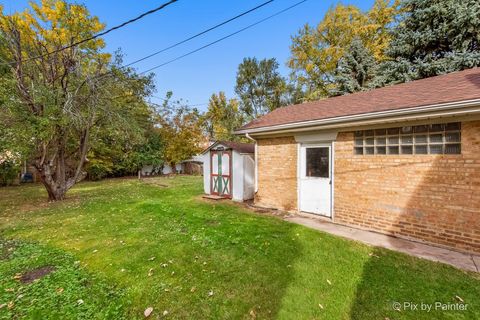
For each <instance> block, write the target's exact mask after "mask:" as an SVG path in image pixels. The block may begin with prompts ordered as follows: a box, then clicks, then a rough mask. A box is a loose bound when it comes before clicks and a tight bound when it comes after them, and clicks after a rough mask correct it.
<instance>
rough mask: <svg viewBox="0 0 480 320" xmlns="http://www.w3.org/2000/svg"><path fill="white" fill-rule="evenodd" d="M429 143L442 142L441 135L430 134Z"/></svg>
mask: <svg viewBox="0 0 480 320" xmlns="http://www.w3.org/2000/svg"><path fill="white" fill-rule="evenodd" d="M430 142H433V143H439V142H443V135H441V134H431V135H430Z"/></svg>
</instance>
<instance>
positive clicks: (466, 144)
mask: <svg viewBox="0 0 480 320" xmlns="http://www.w3.org/2000/svg"><path fill="white" fill-rule="evenodd" d="M353 144H354V140H353V132H340V133H339V134H338V136H337V139H336V142H335V145H334V146H335V147H334V148H335V159H334V162H335V166H334V168H335V183H334V189H335V190H334V222H335V223H339V224H343V225H349V226H354V227H358V228H362V229H367V230H373V231H377V232H380V233H384V234H389V235H394V236H398V237H402V238H409V239H416V240H421V241H425V242H427V243H433V244H436V245H441V246H446V247H450V248H454V249H457V250H460V251H468V252H476V253H480V121H472V122H463V123H462V154H461V155H417V156H407V155H398V156H395V155H364V156H358V155H354V154H353ZM297 194H298V193H297V143H296V142H295V139H294V138H293V137H284V138H271V139H259V140H258V192H257V194H256V196H255V203H256V204H258V205H260V206H264V207H274V208H278V209H282V210H286V211H295V210H297Z"/></svg>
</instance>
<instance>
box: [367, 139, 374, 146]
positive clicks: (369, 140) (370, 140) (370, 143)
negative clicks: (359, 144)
mask: <svg viewBox="0 0 480 320" xmlns="http://www.w3.org/2000/svg"><path fill="white" fill-rule="evenodd" d="M373 142H374V140H373V138H366V139H365V144H366V145H367V146H373Z"/></svg>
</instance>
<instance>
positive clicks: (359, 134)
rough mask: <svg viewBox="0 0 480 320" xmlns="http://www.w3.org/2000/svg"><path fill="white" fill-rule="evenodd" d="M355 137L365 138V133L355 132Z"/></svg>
mask: <svg viewBox="0 0 480 320" xmlns="http://www.w3.org/2000/svg"><path fill="white" fill-rule="evenodd" d="M354 134H355V137H363V131H355V133H354Z"/></svg>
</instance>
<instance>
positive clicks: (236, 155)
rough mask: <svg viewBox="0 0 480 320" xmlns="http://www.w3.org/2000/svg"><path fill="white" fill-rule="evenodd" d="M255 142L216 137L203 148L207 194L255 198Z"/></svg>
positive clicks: (239, 199)
mask: <svg viewBox="0 0 480 320" xmlns="http://www.w3.org/2000/svg"><path fill="white" fill-rule="evenodd" d="M254 153H255V145H254V144H252V143H240V142H232V141H216V142H215V143H213V144H212V145H211V146H210V147H208V148H207V149H206V150H205V151H204V152H203V156H204V161H203V164H204V165H203V186H204V191H205V194H207V195H210V196H212V197H218V198H228V199H233V200H235V201H245V200H250V199H253V196H254V192H255V158H254Z"/></svg>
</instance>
